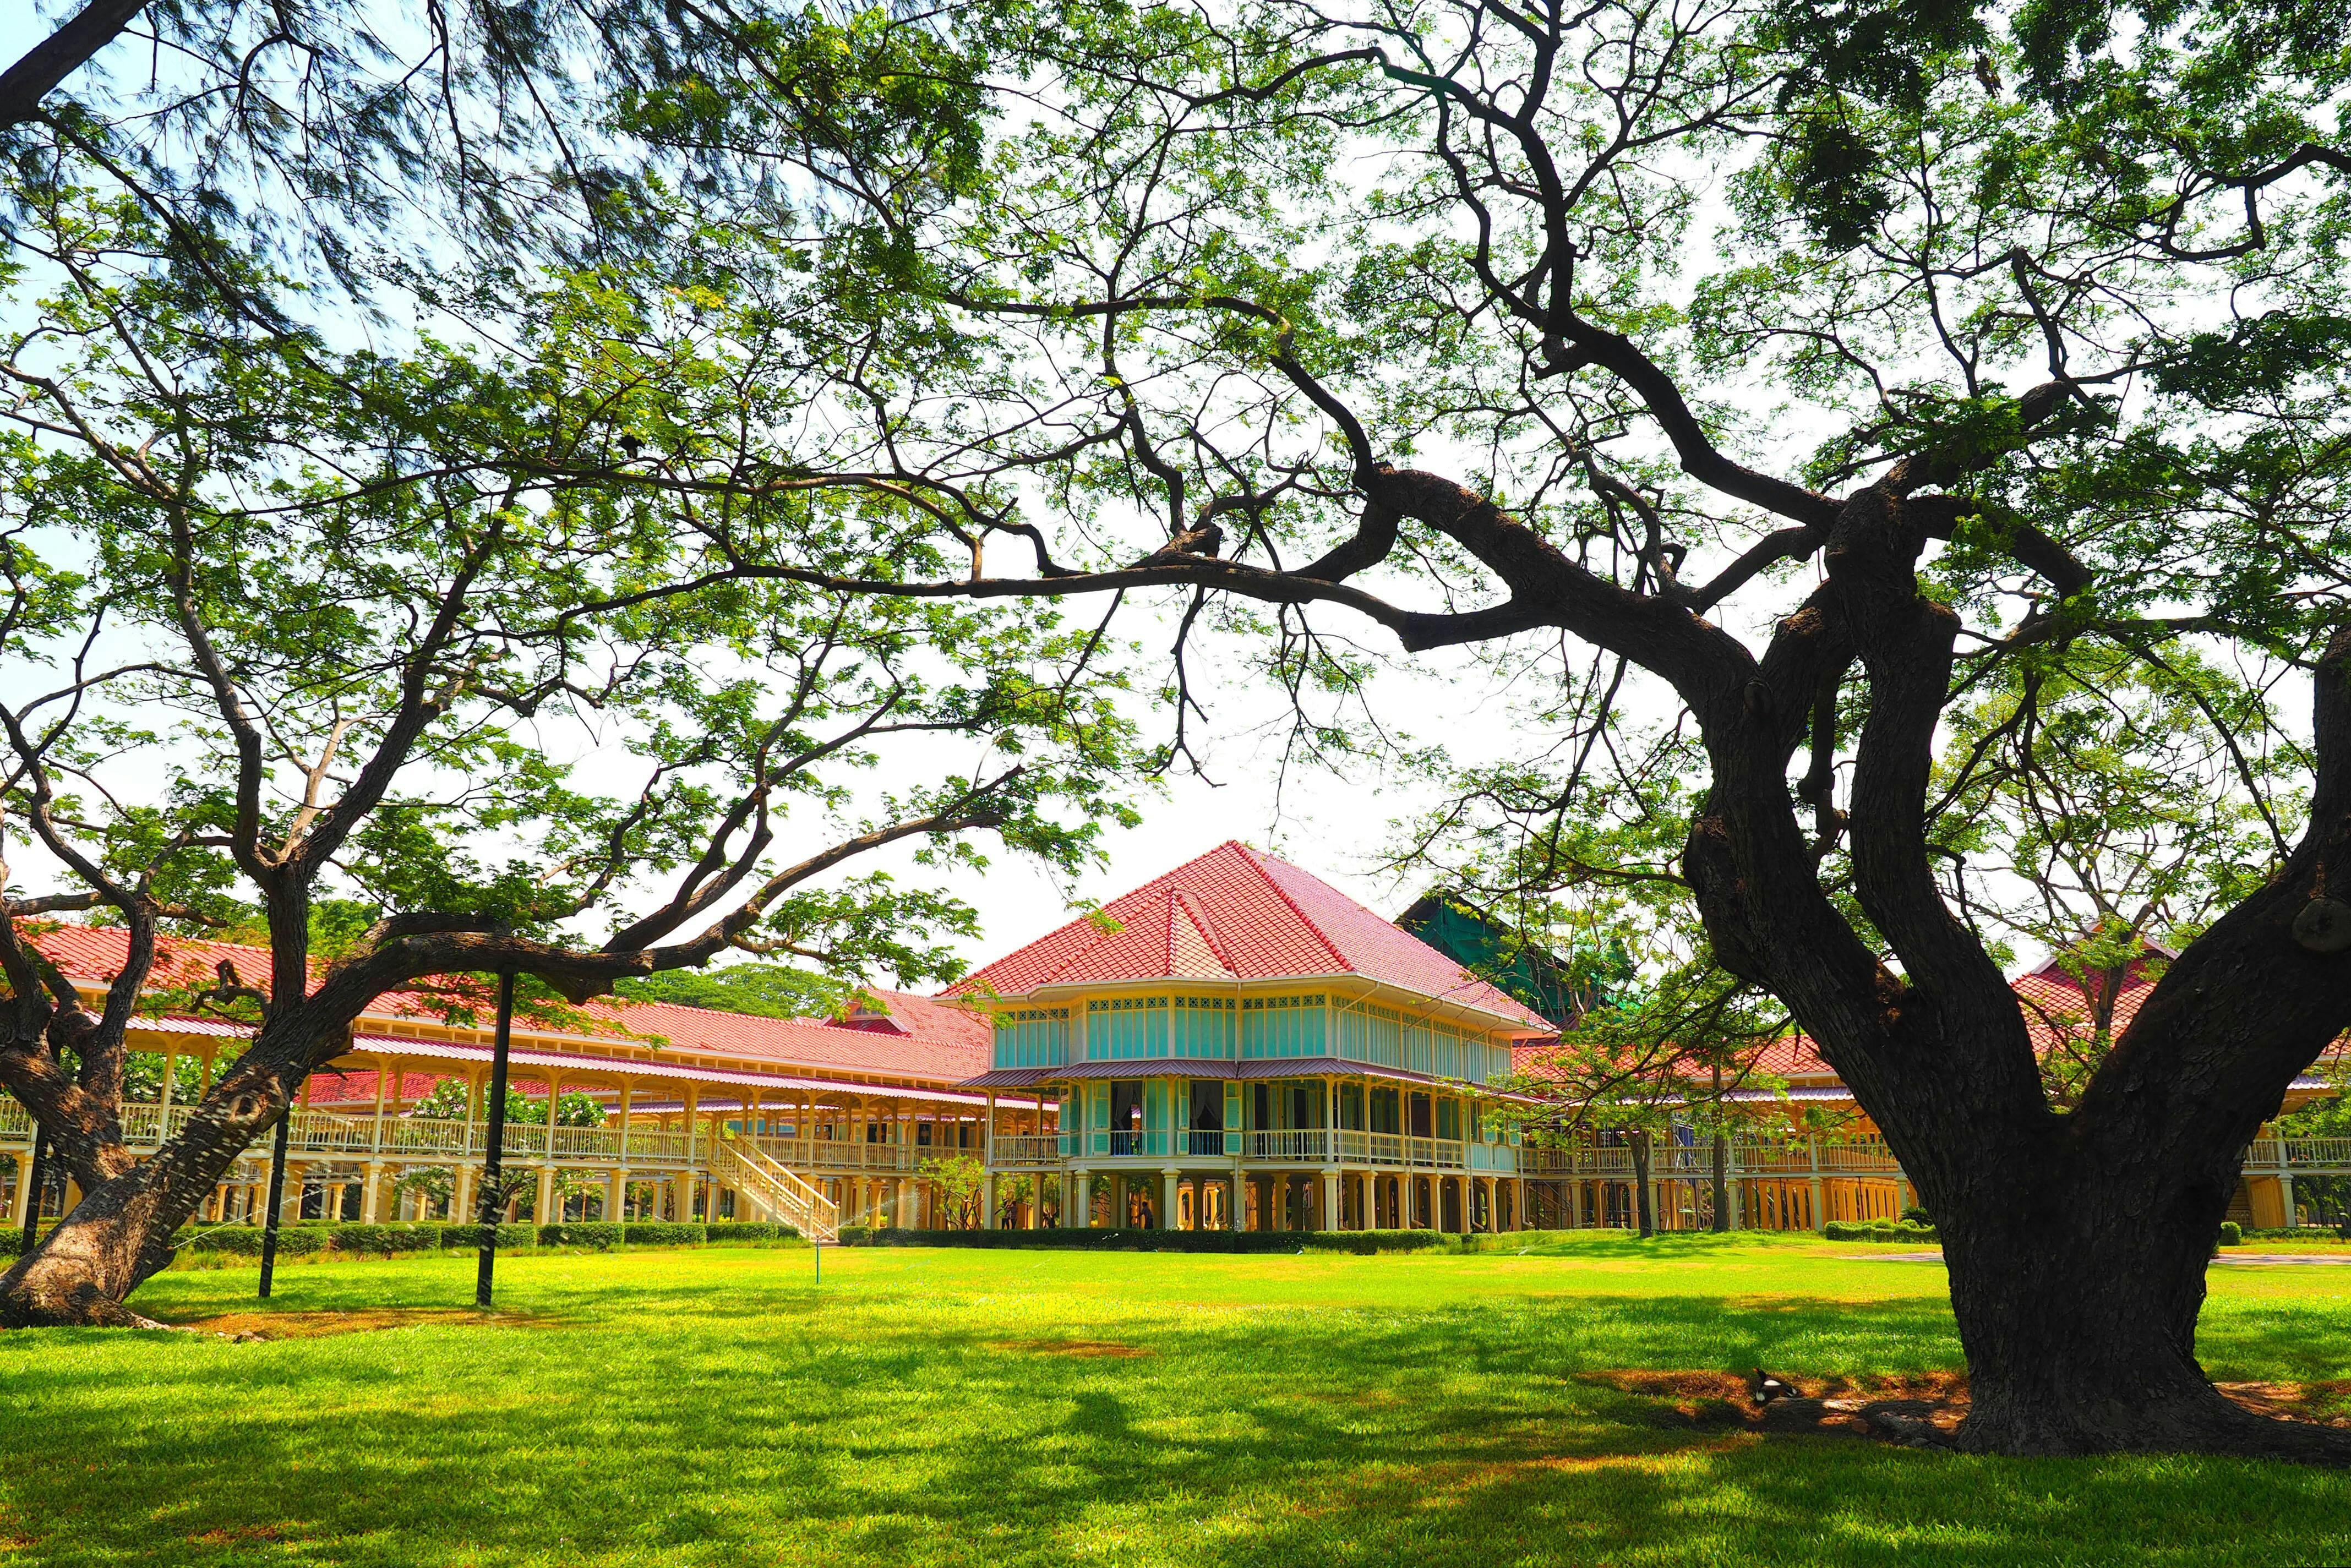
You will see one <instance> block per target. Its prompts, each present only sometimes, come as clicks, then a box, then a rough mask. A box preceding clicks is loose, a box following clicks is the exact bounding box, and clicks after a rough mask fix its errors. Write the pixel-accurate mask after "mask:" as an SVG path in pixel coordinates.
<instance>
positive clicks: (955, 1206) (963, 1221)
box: [915, 1155, 987, 1230]
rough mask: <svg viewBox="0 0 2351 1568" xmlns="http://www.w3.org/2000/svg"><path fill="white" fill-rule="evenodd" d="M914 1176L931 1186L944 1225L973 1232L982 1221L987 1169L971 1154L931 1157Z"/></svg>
mask: <svg viewBox="0 0 2351 1568" xmlns="http://www.w3.org/2000/svg"><path fill="white" fill-rule="evenodd" d="M915 1174H916V1175H917V1176H920V1177H921V1178H922V1179H923V1180H925V1181H926V1182H929V1183H931V1184H932V1186H933V1190H934V1191H935V1194H936V1197H935V1202H936V1203H937V1205H938V1207H939V1210H940V1212H941V1213H942V1214H943V1215H945V1216H946V1218H947V1222H948V1223H949V1224H950V1225H952V1226H954V1227H955V1228H956V1229H959V1230H973V1229H977V1228H978V1227H979V1223H980V1220H981V1218H982V1212H983V1211H982V1209H981V1207H980V1196H981V1192H982V1190H983V1189H984V1188H985V1187H986V1186H987V1166H985V1165H983V1164H981V1163H980V1161H979V1159H978V1157H977V1155H931V1156H929V1157H928V1158H926V1159H925V1160H924V1161H923V1163H922V1165H921V1166H919V1167H918V1168H917V1169H916V1171H915Z"/></svg>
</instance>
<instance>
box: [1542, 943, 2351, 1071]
mask: <svg viewBox="0 0 2351 1568" xmlns="http://www.w3.org/2000/svg"><path fill="white" fill-rule="evenodd" d="M2154 956H2155V958H2156V959H2158V960H2160V959H2168V958H2169V957H2172V956H2174V955H2172V954H2170V953H2168V952H2165V951H2163V950H2162V949H2159V948H2158V949H2155V950H2154ZM2149 962H2150V961H2149V960H2140V961H2138V962H2135V963H2133V964H2132V965H2131V966H2130V967H2129V969H2128V970H2127V971H2126V973H2125V975H2124V977H2123V980H2122V985H2121V988H2120V989H2119V990H2118V991H2117V993H2116V997H2115V998H2114V1018H2113V1023H2112V1031H2113V1034H2114V1035H2116V1036H2119V1035H2120V1034H2121V1033H2122V1032H2123V1030H2126V1029H2128V1028H2129V1027H2130V1024H2131V1020H2132V1019H2135V1018H2137V1016H2138V1009H2139V1005H2140V1004H2141V1003H2142V1002H2144V1001H2146V1000H2147V995H2148V993H2149V992H2151V991H2153V990H2154V989H2155V983H2156V980H2157V979H2158V976H2156V975H2153V974H2150V973H2149V972H2148V969H2149ZM2091 978H2092V984H2093V985H2096V984H2099V983H2102V981H2101V977H2097V976H2093V977H2091ZM2009 989H2011V991H2013V992H2015V993H2016V1000H2017V1005H2018V1007H2019V1008H2020V1009H2022V1012H2023V1014H2024V1028H2025V1032H2026V1033H2027V1034H2029V1035H2030V1036H2031V1037H2032V1048H2033V1051H2034V1053H2035V1054H2036V1055H2043V1056H2045V1055H2047V1054H2048V1053H2049V1052H2050V1051H2053V1050H2054V1049H2055V1048H2056V1046H2057V1044H2058V1042H2059V1040H2061V1039H2062V1038H2064V1036H2065V1035H2068V1034H2071V1035H2074V1036H2076V1037H2086V1036H2087V1035H2088V1034H2089V1033H2090V1032H2091V1019H2093V1018H2094V1017H2095V1006H2094V998H2093V996H2092V994H2091V993H2090V992H2089V991H2087V990H2085V988H2083V985H2082V983H2081V981H2080V980H2078V979H2077V978H2075V977H2074V976H2073V975H2072V974H2070V973H2068V972H2067V970H2066V969H2065V967H2064V964H2062V963H2061V962H2060V961H2059V960H2057V959H2054V958H2052V959H2051V960H2049V961H2048V962H2047V963H2045V964H2043V966H2042V967H2040V968H2038V969H2034V970H2032V971H2030V972H2028V973H2026V974H2022V975H2019V976H2018V977H2016V978H2015V979H2013V980H2011V981H2010V982H2009ZM1557 1044H1558V1042H1557V1040H1533V1041H1529V1042H1527V1043H1525V1044H1521V1045H1519V1046H1517V1047H1514V1048H1513V1049H1512V1051H1511V1067H1512V1069H1513V1071H1518V1072H1520V1073H1524V1074H1527V1075H1529V1076H1531V1077H1536V1078H1557V1077H1558V1076H1560V1074H1559V1072H1558V1071H1557V1069H1556V1068H1554V1067H1552V1066H1550V1065H1549V1064H1547V1063H1546V1062H1545V1061H1544V1060H1543V1058H1544V1054H1545V1053H1546V1052H1547V1051H1552V1050H1555V1049H1556V1048H1557ZM2325 1056H2326V1057H2327V1058H2335V1059H2340V1058H2343V1057H2346V1056H2351V1042H2346V1041H2338V1042H2337V1043H2336V1044H2335V1045H2333V1046H2331V1047H2329V1048H2328V1049H2327V1051H2326V1052H2325ZM1751 1071H1754V1072H1755V1073H1756V1074H1757V1075H1759V1076H1761V1077H1767V1078H1780V1079H1785V1080H1787V1081H1789V1082H1791V1083H1792V1084H1803V1083H1810V1084H1812V1085H1813V1086H1818V1085H1820V1084H1822V1083H1835V1082H1838V1078H1837V1071H1836V1069H1835V1068H1834V1067H1831V1066H1830V1065H1829V1064H1828V1063H1827V1062H1826V1061H1823V1060H1822V1057H1821V1053H1820V1049H1819V1047H1818V1046H1817V1045H1815V1044H1814V1043H1813V1040H1812V1039H1811V1037H1810V1036H1807V1035H1802V1034H1793V1035H1787V1036H1784V1037H1782V1038H1781V1039H1779V1040H1771V1041H1770V1042H1769V1043H1767V1044H1766V1045H1765V1046H1764V1047H1763V1048H1762V1050H1761V1051H1760V1052H1758V1053H1757V1055H1756V1058H1755V1061H1754V1065H1753V1068H1752V1070H1751ZM2296 1082H2300V1080H2297V1081H2296Z"/></svg>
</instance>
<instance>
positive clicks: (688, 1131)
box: [677, 1083, 702, 1221]
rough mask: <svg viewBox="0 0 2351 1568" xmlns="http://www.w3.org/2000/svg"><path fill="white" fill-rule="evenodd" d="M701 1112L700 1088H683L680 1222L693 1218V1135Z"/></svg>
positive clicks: (695, 1132)
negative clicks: (683, 1142) (683, 1140)
mask: <svg viewBox="0 0 2351 1568" xmlns="http://www.w3.org/2000/svg"><path fill="white" fill-rule="evenodd" d="M701 1110H702V1087H701V1085H700V1084H696V1083H689V1084H687V1085H686V1086H685V1115H684V1118H683V1119H682V1120H681V1122H680V1124H679V1126H680V1128H681V1130H682V1131H683V1132H684V1134H685V1169H684V1172H683V1173H681V1174H680V1175H679V1176H678V1186H677V1190H678V1202H677V1217H678V1218H679V1219H680V1220H681V1221H684V1220H691V1219H692V1218H694V1189H695V1179H694V1152H695V1134H697V1132H698V1131H699V1128H698V1127H697V1126H696V1119H697V1117H698V1115H699V1113H700V1112H701Z"/></svg>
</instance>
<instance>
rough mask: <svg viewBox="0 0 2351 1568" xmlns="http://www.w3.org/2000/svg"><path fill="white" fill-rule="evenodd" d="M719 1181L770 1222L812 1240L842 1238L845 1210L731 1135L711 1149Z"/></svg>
mask: <svg viewBox="0 0 2351 1568" xmlns="http://www.w3.org/2000/svg"><path fill="white" fill-rule="evenodd" d="M710 1155H711V1158H710V1168H711V1171H712V1173H713V1174H714V1175H716V1176H717V1177H718V1179H719V1180H720V1181H722V1182H725V1183H726V1185H727V1186H731V1187H733V1188H734V1189H735V1191H736V1193H737V1195H738V1196H739V1197H745V1198H747V1199H749V1200H750V1202H751V1205H752V1207H755V1208H758V1210H760V1212H762V1213H763V1214H765V1215H766V1216H767V1217H768V1218H769V1219H778V1220H781V1221H782V1222H783V1223H785V1224H786V1225H789V1226H791V1227H792V1228H794V1229H796V1230H798V1231H799V1233H800V1234H801V1235H802V1236H805V1237H807V1238H808V1239H810V1240H811V1241H838V1240H840V1239H841V1209H840V1207H838V1206H837V1205H835V1204H834V1203H833V1201H832V1200H831V1198H829V1197H825V1196H824V1194H823V1193H821V1192H820V1191H818V1190H817V1187H816V1185H815V1184H814V1183H812V1182H810V1181H809V1180H808V1179H807V1178H805V1177H803V1176H799V1174H798V1173H796V1172H794V1171H793V1170H792V1169H791V1168H790V1167H789V1166H784V1165H782V1164H779V1163H778V1162H777V1161H776V1160H775V1159H773V1158H771V1157H770V1156H769V1155H767V1154H766V1153H764V1152H763V1151H762V1150H760V1149H759V1148H758V1147H757V1146H755V1145H752V1144H749V1143H747V1142H746V1141H744V1140H742V1139H740V1138H737V1137H736V1136H734V1135H733V1134H731V1133H729V1134H722V1135H721V1136H720V1137H719V1139H718V1140H717V1141H716V1143H714V1144H713V1145H711V1148H710Z"/></svg>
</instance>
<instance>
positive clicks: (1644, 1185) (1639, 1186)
mask: <svg viewBox="0 0 2351 1568" xmlns="http://www.w3.org/2000/svg"><path fill="white" fill-rule="evenodd" d="M1625 1142H1626V1143H1627V1144H1629V1145H1631V1146H1632V1150H1633V1212H1634V1214H1635V1216H1637V1217H1638V1218H1639V1219H1640V1222H1641V1237H1642V1239H1644V1240H1646V1239H1648V1238H1650V1237H1652V1236H1655V1235H1656V1233H1657V1214H1656V1207H1655V1206H1654V1205H1653V1204H1651V1203H1650V1201H1649V1134H1646V1133H1634V1134H1631V1135H1630V1136H1629V1137H1627V1138H1626V1139H1625Z"/></svg>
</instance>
